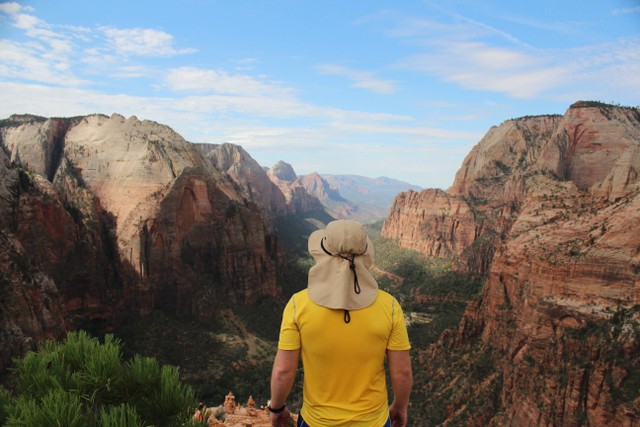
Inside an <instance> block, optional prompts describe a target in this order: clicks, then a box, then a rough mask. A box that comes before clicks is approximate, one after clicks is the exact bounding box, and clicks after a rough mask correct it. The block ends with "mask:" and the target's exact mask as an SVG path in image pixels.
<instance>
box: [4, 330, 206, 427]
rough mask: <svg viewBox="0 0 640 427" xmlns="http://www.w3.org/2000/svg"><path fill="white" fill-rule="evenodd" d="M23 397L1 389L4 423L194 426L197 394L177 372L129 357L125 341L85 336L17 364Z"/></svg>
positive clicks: (50, 346) (48, 347)
mask: <svg viewBox="0 0 640 427" xmlns="http://www.w3.org/2000/svg"><path fill="white" fill-rule="evenodd" d="M15 363H16V368H15V371H16V373H17V381H16V387H17V391H18V393H17V396H15V397H12V396H11V395H10V394H9V393H8V392H7V391H6V390H3V389H0V423H3V425H6V426H9V427H12V426H35V425H38V426H65V427H75V426H89V427H91V426H96V427H115V426H118V427H138V426H140V427H142V426H154V425H155V426H167V427H172V426H185V425H191V421H190V418H191V414H192V411H193V407H194V404H195V402H196V396H195V393H194V392H193V390H192V389H191V387H189V386H187V385H183V384H181V382H180V379H179V375H178V369H177V368H175V367H173V366H162V365H160V364H159V363H158V362H157V361H156V360H155V359H153V358H149V357H141V356H137V355H136V356H134V357H133V358H132V359H131V360H128V361H124V360H123V358H122V342H121V341H120V340H118V339H116V338H114V337H113V336H112V335H107V336H106V337H105V339H104V342H103V343H100V342H99V341H98V339H96V338H93V337H90V336H89V335H88V334H87V333H86V332H84V331H80V332H72V333H69V335H68V337H67V339H66V341H65V342H63V343H59V342H55V341H47V342H46V343H44V344H43V345H42V347H41V349H40V350H39V351H38V352H30V353H28V354H27V355H26V356H25V357H24V358H23V359H21V360H16V362H15Z"/></svg>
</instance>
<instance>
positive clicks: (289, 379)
mask: <svg viewBox="0 0 640 427" xmlns="http://www.w3.org/2000/svg"><path fill="white" fill-rule="evenodd" d="M299 356H300V351H299V350H290V351H289V350H278V353H277V354H276V358H275V360H274V362H273V371H272V372H271V401H270V406H271V407H272V408H279V407H281V406H282V405H284V404H285V401H286V400H287V396H288V395H289V392H290V391H291V387H292V386H293V382H294V381H295V378H296V371H297V369H298V360H299Z"/></svg>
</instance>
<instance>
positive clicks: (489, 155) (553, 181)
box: [382, 102, 640, 426]
mask: <svg viewBox="0 0 640 427" xmlns="http://www.w3.org/2000/svg"><path fill="white" fill-rule="evenodd" d="M638 171H640V111H639V110H638V109H637V108H625V107H616V106H611V105H605V104H600V103H593V102H578V103H575V104H574V105H572V106H571V107H570V108H569V109H568V110H567V111H566V113H565V114H564V115H562V116H535V117H524V118H520V119H513V120H508V121H506V122H504V123H502V124H501V125H499V126H496V127H493V128H491V129H490V130H489V132H488V133H487V134H486V135H485V137H484V138H483V139H482V140H481V141H480V142H479V143H478V144H477V145H476V146H475V147H474V148H473V149H472V150H471V152H470V153H469V154H468V155H467V157H466V158H465V160H464V162H463V164H462V166H461V168H460V170H459V171H458V172H457V174H456V178H455V181H454V183H453V185H452V186H451V187H450V188H449V189H448V190H447V191H446V192H443V191H439V190H425V191H423V192H412V191H410V192H406V193H402V194H399V195H398V196H397V197H396V200H395V202H394V206H393V207H392V209H391V213H390V215H389V216H388V218H387V219H386V220H385V223H384V226H383V230H382V234H383V235H384V236H386V237H388V238H395V239H398V241H399V244H400V245H401V246H404V247H408V248H412V249H415V250H417V251H420V252H422V253H425V254H427V255H429V256H435V257H452V258H453V259H455V260H456V265H457V268H459V269H461V270H464V271H468V272H475V273H479V274H484V275H486V277H487V279H486V283H485V285H484V288H483V292H482V295H481V297H480V298H479V299H478V300H476V301H474V302H473V303H471V304H469V306H468V307H467V310H466V313H465V315H464V317H463V319H462V321H461V323H460V325H459V328H458V329H457V330H456V331H449V332H448V333H446V334H444V335H443V337H442V339H441V341H440V342H439V343H438V344H437V345H434V346H432V347H430V348H429V349H428V350H426V351H425V352H424V353H423V354H422V355H421V360H422V361H423V366H424V367H425V369H426V370H427V371H428V372H429V373H430V374H432V375H433V376H434V377H436V379H435V380H434V381H435V382H437V381H438V379H437V378H438V377H441V379H442V378H444V376H443V373H442V372H438V370H437V369H436V368H435V367H434V366H432V364H434V365H437V363H433V361H434V360H440V361H443V360H444V359H445V358H446V354H447V352H450V351H467V352H472V351H478V349H485V350H486V351H489V352H490V354H491V356H490V357H491V359H492V361H493V363H494V364H493V365H492V366H494V370H493V371H491V372H490V373H488V374H487V375H486V376H483V377H482V378H481V380H480V381H478V383H477V384H475V385H468V386H467V390H466V391H465V390H462V389H463V388H461V390H460V391H459V392H458V393H459V394H458V395H457V396H455V397H454V398H452V399H451V401H452V403H451V404H450V407H449V414H448V417H447V419H448V421H447V423H453V424H457V423H458V422H460V420H461V419H466V420H468V419H467V418H465V417H469V416H470V414H469V411H468V410H467V408H468V406H470V405H469V401H470V400H472V399H471V396H472V395H471V394H469V393H470V391H469V390H470V389H471V388H473V387H475V389H474V392H473V394H474V395H476V396H477V395H478V394H480V395H483V394H484V395H485V396H486V400H485V402H481V403H478V404H477V407H476V408H475V409H474V412H473V416H471V418H470V420H468V421H466V422H465V424H467V425H518V426H519V425H527V426H546V425H566V426H578V425H598V426H600V425H612V426H613V425H615V426H631V425H637V423H638V422H640V392H639V390H640V388H639V387H638V386H639V385H640V357H639V355H638V344H639V342H638V340H639V338H640V336H639V334H640V191H639V189H640V180H639V179H638ZM472 349H475V350H472ZM487 349H488V350H487ZM458 380H460V377H459V376H458V377H456V378H453V379H452V378H451V377H448V381H458ZM491 400H493V401H492V402H491ZM465 411H466V412H467V413H466V414H464V412H465ZM474 420H475V421H474Z"/></svg>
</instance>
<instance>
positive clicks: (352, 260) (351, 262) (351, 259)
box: [320, 239, 368, 323]
mask: <svg viewBox="0 0 640 427" xmlns="http://www.w3.org/2000/svg"><path fill="white" fill-rule="evenodd" d="M323 241H324V239H322V240H320V247H321V248H322V250H323V251H324V252H325V253H326V254H327V255H329V256H333V254H332V253H331V252H329V251H328V250H327V249H326V248H325V247H324V243H323ZM367 246H368V244H366V245H365V247H364V251H363V252H362V253H361V254H355V255H354V254H351V257H346V256H344V255H342V254H338V256H339V257H340V258H342V259H343V260H345V261H349V268H350V269H351V271H353V292H355V293H356V295H360V283H358V273H356V263H355V259H356V256H358V255H364V254H365V252H367ZM345 321H346V320H345ZM347 323H348V322H347Z"/></svg>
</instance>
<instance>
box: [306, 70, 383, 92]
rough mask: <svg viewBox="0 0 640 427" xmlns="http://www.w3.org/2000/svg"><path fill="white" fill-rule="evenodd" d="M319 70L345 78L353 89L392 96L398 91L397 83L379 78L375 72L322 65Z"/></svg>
mask: <svg viewBox="0 0 640 427" xmlns="http://www.w3.org/2000/svg"><path fill="white" fill-rule="evenodd" d="M318 70H319V71H320V72H321V73H323V74H332V75H336V76H341V77H345V78H346V79H348V80H349V81H351V83H352V86H353V87H356V88H358V89H364V90H368V91H371V92H374V93H380V94H392V93H395V91H396V87H395V82H393V81H391V80H384V79H380V78H377V77H376V76H375V73H373V72H369V71H359V70H354V69H351V68H348V67H343V66H340V65H332V64H325V65H321V66H319V67H318Z"/></svg>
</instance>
